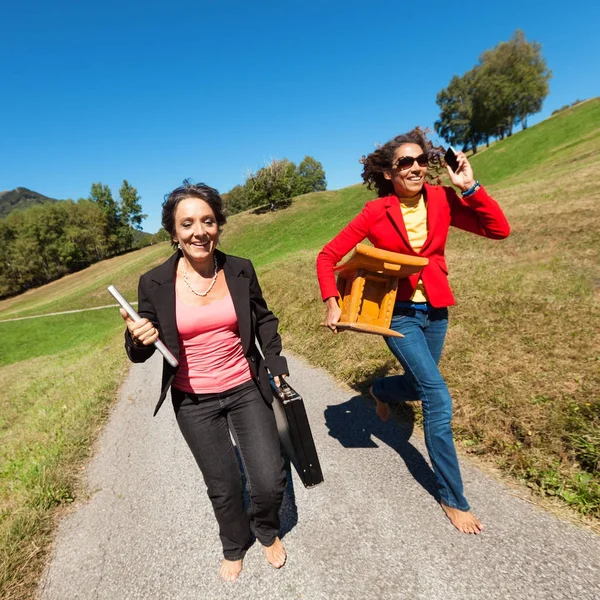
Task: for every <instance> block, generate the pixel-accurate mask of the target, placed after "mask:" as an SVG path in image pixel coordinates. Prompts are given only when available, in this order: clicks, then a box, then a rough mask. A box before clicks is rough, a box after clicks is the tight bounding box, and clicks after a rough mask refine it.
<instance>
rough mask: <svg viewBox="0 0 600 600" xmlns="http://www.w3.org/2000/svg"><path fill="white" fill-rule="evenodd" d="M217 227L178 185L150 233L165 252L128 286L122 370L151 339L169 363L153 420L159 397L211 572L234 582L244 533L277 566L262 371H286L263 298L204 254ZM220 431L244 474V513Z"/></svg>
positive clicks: (217, 211)
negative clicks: (191, 470) (175, 431)
mask: <svg viewBox="0 0 600 600" xmlns="http://www.w3.org/2000/svg"><path fill="white" fill-rule="evenodd" d="M225 221H226V218H225V215H224V213H223V208H222V200H221V197H220V196H219V194H218V192H217V191H216V190H215V189H213V188H211V187H209V186H207V185H204V184H196V185H192V184H190V183H188V182H184V185H183V186H181V187H179V188H177V189H175V190H174V191H173V192H171V194H169V195H168V196H167V197H166V200H165V202H164V204H163V212H162V225H163V227H164V229H165V230H166V231H167V232H168V233H169V235H170V236H171V239H172V240H173V245H174V246H176V247H177V251H176V252H175V253H174V254H173V255H172V256H171V258H169V259H168V260H167V261H165V262H164V263H162V264H161V265H159V266H158V267H156V268H154V269H152V270H151V271H148V272H147V273H145V274H144V275H142V276H141V277H140V282H139V288H138V312H139V314H140V317H141V319H140V320H139V321H135V322H134V321H132V320H131V318H129V317H128V316H127V314H126V313H125V312H124V311H123V310H122V311H121V314H122V316H123V318H124V319H125V321H126V323H127V330H126V332H125V348H126V351H127V355H128V356H129V358H130V359H131V360H132V361H133V362H143V361H145V360H147V359H148V358H150V356H152V354H153V353H154V350H155V348H154V346H153V342H154V341H156V340H157V339H158V338H160V339H161V340H162V341H163V342H164V344H165V345H166V346H167V347H168V348H169V350H170V351H171V352H172V353H173V354H174V355H175V356H176V357H177V359H178V360H179V366H178V367H176V368H174V367H172V366H171V365H169V363H167V361H163V377H162V389H161V394H160V398H159V400H158V403H157V405H156V408H155V411H154V414H156V413H157V412H158V410H159V409H160V407H161V405H162V403H163V402H164V399H165V396H166V394H167V391H168V390H169V388H171V396H172V399H173V406H174V409H175V415H176V418H177V422H178V424H179V427H180V429H181V432H182V433H183V436H184V438H185V440H186V442H187V443H188V445H189V447H190V449H191V451H192V453H193V455H194V458H195V459H196V462H197V463H198V466H199V467H200V470H201V471H202V474H203V476H204V481H205V483H206V486H207V491H208V495H209V497H210V500H211V502H212V505H213V509H214V511H215V516H216V518H217V521H218V523H219V529H220V537H221V541H222V544H223V554H224V559H223V561H222V563H221V568H220V573H221V576H222V577H223V578H224V579H226V580H227V581H235V580H236V579H237V578H238V576H239V573H240V571H241V570H242V559H243V557H244V554H245V552H246V550H247V548H248V547H249V545H250V544H251V540H252V533H254V535H255V536H256V538H257V539H258V540H259V542H260V543H261V544H262V545H263V547H264V551H265V555H266V558H267V560H268V561H269V562H270V563H271V565H273V566H274V567H275V568H280V567H282V566H283V565H284V563H285V560H286V553H285V549H284V548H283V545H282V543H281V541H280V540H279V537H278V531H279V508H280V506H281V501H282V498H283V491H284V488H285V472H284V469H283V459H282V457H281V453H280V446H279V437H278V434H277V426H276V423H275V417H274V414H273V410H272V408H271V403H272V393H271V389H270V385H269V377H268V372H267V369H268V370H269V371H270V372H271V374H272V375H273V376H274V379H275V382H276V383H278V382H279V377H281V376H283V375H287V374H288V367H287V362H286V360H285V358H283V357H282V356H280V352H281V338H280V336H279V334H278V333H277V325H278V320H277V317H275V315H274V314H273V313H272V312H271V311H270V310H269V308H268V306H267V304H266V302H265V300H264V298H263V295H262V292H261V289H260V285H259V283H258V279H257V277H256V273H255V271H254V267H253V266H252V263H251V262H250V261H249V260H246V259H243V258H238V257H235V256H229V255H227V254H224V253H223V252H220V251H219V250H217V249H216V245H217V243H218V240H219V234H220V232H221V228H222V226H223V225H224V224H225ZM257 339H258V343H259V344H260V347H261V349H262V352H263V353H264V359H263V356H262V354H261V352H260V351H259V348H258V347H257V344H256V340H257ZM230 432H231V435H232V436H233V438H234V439H235V442H236V446H237V448H238V451H239V454H240V456H241V459H242V463H243V467H244V471H245V473H246V479H247V489H248V492H249V495H250V498H251V506H250V512H249V514H248V513H246V511H245V509H244V506H243V490H242V482H241V474H240V472H239V467H238V461H237V457H236V454H235V451H234V447H233V444H232V442H231V436H230Z"/></svg>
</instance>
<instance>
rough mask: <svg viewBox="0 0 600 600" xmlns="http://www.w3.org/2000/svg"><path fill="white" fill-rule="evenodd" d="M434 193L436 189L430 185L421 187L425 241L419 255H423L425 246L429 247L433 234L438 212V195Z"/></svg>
mask: <svg viewBox="0 0 600 600" xmlns="http://www.w3.org/2000/svg"><path fill="white" fill-rule="evenodd" d="M440 189H443V188H440ZM436 192H437V189H436V188H434V187H432V186H430V185H427V184H425V185H424V186H423V194H424V196H425V202H426V206H427V238H426V239H425V243H424V244H423V246H422V247H421V250H420V252H419V254H423V253H424V252H425V251H426V250H427V246H429V244H430V243H431V240H432V239H433V236H434V234H435V228H436V226H437V221H438V215H439V210H440V203H439V195H438V194H437V193H436Z"/></svg>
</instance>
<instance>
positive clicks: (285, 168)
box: [245, 158, 298, 207]
mask: <svg viewBox="0 0 600 600" xmlns="http://www.w3.org/2000/svg"><path fill="white" fill-rule="evenodd" d="M245 188H246V190H247V192H248V200H249V203H248V206H249V207H253V206H260V205H261V204H271V203H275V202H277V201H278V200H285V199H287V198H291V197H292V196H294V195H296V190H297V188H298V174H297V173H296V165H295V164H294V163H293V162H291V161H289V160H288V159H287V158H284V159H283V160H276V159H273V160H272V161H271V162H270V163H269V164H268V165H266V166H265V167H263V168H262V169H260V170H258V171H257V172H256V173H255V174H252V175H250V176H249V177H248V179H247V180H246V184H245Z"/></svg>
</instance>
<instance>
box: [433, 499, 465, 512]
mask: <svg viewBox="0 0 600 600" xmlns="http://www.w3.org/2000/svg"><path fill="white" fill-rule="evenodd" d="M439 502H440V503H441V504H445V505H446V506H447V507H449V508H455V509H456V510H460V511H462V512H469V511H470V510H471V507H470V506H469V505H468V504H467V507H466V508H463V507H462V506H458V505H457V504H456V502H448V501H446V500H444V499H443V498H440V499H439Z"/></svg>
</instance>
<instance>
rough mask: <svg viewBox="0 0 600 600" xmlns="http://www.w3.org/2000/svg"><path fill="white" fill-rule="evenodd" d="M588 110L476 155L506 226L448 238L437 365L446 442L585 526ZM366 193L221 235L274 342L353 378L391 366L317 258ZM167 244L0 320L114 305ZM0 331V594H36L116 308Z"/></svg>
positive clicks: (118, 363) (264, 218) (593, 167)
mask: <svg viewBox="0 0 600 600" xmlns="http://www.w3.org/2000/svg"><path fill="white" fill-rule="evenodd" d="M599 110H600V100H598V99H594V100H591V101H588V102H586V103H583V104H581V105H578V106H576V107H574V108H572V109H569V110H566V111H562V112H561V113H559V114H558V115H556V116H555V117H552V118H551V119H548V120H547V121H544V122H543V123H540V124H539V125H536V126H535V127H531V128H530V129H528V130H526V131H524V132H518V133H516V134H515V135H513V136H512V137H511V138H509V139H507V140H504V141H503V142H499V143H497V144H494V145H493V146H492V147H491V148H490V149H489V150H486V151H485V152H481V153H478V154H477V155H476V156H474V157H473V158H472V163H473V166H474V169H475V173H476V176H477V177H478V179H480V181H482V183H484V185H486V187H487V188H488V189H489V190H490V191H491V192H492V193H493V195H494V197H495V198H496V199H497V200H498V201H499V202H500V204H501V206H502V207H503V209H504V210H505V211H506V213H507V216H508V218H509V221H510V223H511V225H512V229H513V231H512V234H511V236H510V237H509V238H508V239H507V240H505V241H502V242H493V241H490V240H485V239H482V238H478V237H476V236H472V235H468V234H465V233H463V232H458V231H453V232H452V233H451V235H450V238H449V242H448V263H449V266H450V274H451V275H450V277H451V283H452V286H453V289H454V291H455V295H456V297H457V300H458V304H457V306H455V307H453V308H452V310H451V326H450V330H449V334H448V340H447V345H446V349H445V354H444V358H443V361H442V365H441V367H442V370H443V372H444V375H445V377H446V379H447V381H448V385H449V387H450V390H451V393H452V396H453V399H454V404H455V420H454V426H455V432H456V438H457V443H458V444H459V445H460V446H461V447H462V448H463V449H464V450H465V451H466V452H470V453H473V454H476V455H480V456H482V457H486V459H487V460H492V461H494V462H495V463H496V464H497V465H498V466H500V467H501V468H503V469H505V470H506V472H508V473H511V474H512V475H513V476H514V477H516V478H518V479H520V480H522V481H523V482H524V483H526V484H527V485H528V486H530V487H532V488H533V489H534V490H535V491H536V492H537V493H538V494H541V495H552V496H556V497H558V498H561V499H562V500H563V501H564V503H565V504H568V505H570V506H573V507H574V508H576V509H577V510H578V511H580V512H581V513H582V514H584V515H589V516H590V517H594V518H595V519H596V521H595V522H596V523H597V522H598V520H597V519H598V517H600V475H599V472H600V435H599V431H600V398H599V395H598V390H600V327H599V325H600V255H599V254H600V168H599V163H600V160H599V159H598V158H597V157H598V156H600V118H599ZM393 133H394V132H390V134H393ZM358 176H359V173H358V170H357V179H358ZM372 197H373V194H372V193H371V192H369V191H368V190H365V189H364V188H363V187H361V186H352V187H350V188H346V189H344V190H340V191H338V192H321V193H316V194H310V195H307V196H304V197H302V198H299V199H297V200H295V201H294V203H293V204H292V206H291V207H290V208H288V209H285V210H281V211H276V212H273V213H267V214H264V215H253V214H251V213H244V214H240V215H236V216H234V217H232V218H231V219H230V220H229V222H228V224H227V225H226V227H225V233H224V236H223V249H224V250H225V251H226V252H230V253H232V254H237V255H241V256H247V257H249V258H251V259H252V260H253V261H254V263H255V265H256V266H257V268H258V270H259V274H260V279H261V285H262V287H263V290H264V292H265V296H266V297H267V299H268V301H269V304H270V305H271V307H272V308H273V310H274V312H275V313H276V314H277V315H278V316H279V317H280V323H281V331H282V335H283V337H284V346H285V348H287V349H289V350H291V351H294V352H296V353H298V354H300V355H303V356H305V357H306V358H307V359H308V360H309V361H310V362H311V363H313V364H315V365H320V366H323V367H325V368H326V369H328V370H329V371H330V372H331V373H332V374H334V375H335V376H336V377H337V378H338V379H339V380H341V381H345V382H347V383H348V384H350V385H351V386H353V387H354V388H355V389H358V390H364V389H365V388H366V386H367V385H368V383H369V382H370V381H371V379H372V378H373V377H374V376H377V375H382V374H385V373H394V372H398V365H397V363H396V361H395V359H394V358H393V356H392V355H391V354H390V353H389V351H388V350H387V348H386V346H385V344H384V343H383V341H382V340H381V339H380V338H377V337H375V336H361V335H358V334H351V333H344V334H341V335H338V336H333V335H331V334H330V333H329V332H327V331H326V330H324V329H323V328H321V327H319V325H318V323H319V322H320V321H321V320H322V318H323V315H324V310H323V304H322V302H321V300H320V297H319V290H318V285H317V281H316V277H315V270H314V260H315V258H316V254H317V252H318V251H319V249H320V248H321V247H322V246H323V244H324V243H325V242H327V241H328V240H329V239H331V238H332V237H333V236H334V235H335V234H336V233H337V232H338V231H339V230H340V229H341V228H342V227H343V226H344V225H345V224H346V223H347V222H348V221H349V220H350V219H351V218H352V217H353V216H354V215H355V214H357V213H358V211H359V210H360V209H361V208H362V206H363V205H364V203H365V202H366V201H367V200H369V199H371V198H372ZM170 253H171V249H170V246H169V244H166V243H165V244H160V245H156V246H152V247H149V248H145V249H143V250H140V251H138V252H134V253H131V254H127V255H124V256H121V257H117V258H114V259H110V260H108V261H105V262H103V263H99V264H97V265H93V266H92V267H90V268H89V269H86V270H85V271H82V272H80V273H76V274H73V275H69V276H67V277H64V278H63V279H60V280H58V281H55V282H53V283H51V284H49V285H47V286H44V287H43V288H39V289H37V290H31V291H29V292H27V293H25V294H23V295H21V296H19V297H17V298H12V299H9V300H4V301H2V302H0V320H1V319H8V318H12V317H16V316H25V315H33V314H41V313H49V312H58V311H62V310H72V309H78V308H87V307H95V306H102V305H106V304H112V303H113V300H112V297H110V296H109V294H108V293H107V292H106V286H108V285H109V284H114V285H116V286H117V287H118V288H119V289H120V290H121V291H122V292H123V293H124V294H125V296H126V297H128V298H130V299H135V297H136V292H137V280H138V277H139V275H140V274H141V273H142V272H144V271H146V270H148V269H150V268H152V267H153V266H155V265H156V264H159V263H160V262H162V261H163V260H164V259H165V258H166V257H167V256H169V255H170ZM0 333H1V334H2V341H3V343H2V350H1V352H2V354H1V355H0V387H1V389H2V390H3V392H2V396H0V415H1V420H0V481H1V483H2V487H1V488H0V552H1V555H0V557H1V561H0V562H1V567H0V596H2V597H3V598H11V599H16V598H30V597H32V596H33V590H34V588H35V582H36V578H37V576H38V574H39V572H40V569H41V567H42V565H43V559H44V556H45V554H44V553H45V550H46V549H47V547H48V543H49V541H50V540H51V538H52V532H53V527H54V525H53V524H54V518H55V515H56V514H57V510H59V509H60V507H61V506H64V505H65V504H67V503H69V502H70V501H71V500H72V499H74V498H76V497H77V494H78V490H77V481H78V469H79V465H81V463H82V461H83V460H85V458H86V457H87V456H88V454H89V448H90V446H91V443H92V441H93V439H94V437H95V435H96V434H97V432H98V430H99V427H100V425H101V423H102V421H103V418H104V417H105V415H106V413H107V408H108V407H109V406H110V404H111V402H112V401H113V399H114V397H115V390H116V388H117V386H118V384H119V382H120V378H121V375H122V373H123V372H124V371H125V369H126V368H127V366H128V365H127V361H126V359H125V355H124V351H123V348H122V324H121V320H120V317H119V315H118V312H117V311H116V309H113V310H111V309H106V310H98V311H90V312H86V313H80V314H69V315H61V316H53V317H45V318H43V319H32V320H24V321H14V322H4V323H0ZM415 406H416V405H415ZM467 492H468V490H467Z"/></svg>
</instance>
